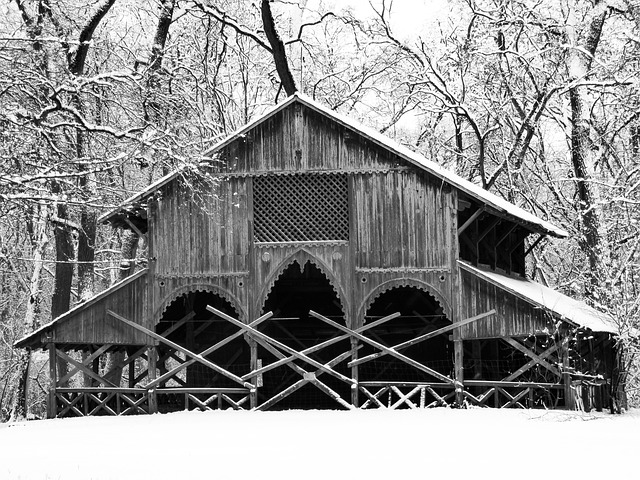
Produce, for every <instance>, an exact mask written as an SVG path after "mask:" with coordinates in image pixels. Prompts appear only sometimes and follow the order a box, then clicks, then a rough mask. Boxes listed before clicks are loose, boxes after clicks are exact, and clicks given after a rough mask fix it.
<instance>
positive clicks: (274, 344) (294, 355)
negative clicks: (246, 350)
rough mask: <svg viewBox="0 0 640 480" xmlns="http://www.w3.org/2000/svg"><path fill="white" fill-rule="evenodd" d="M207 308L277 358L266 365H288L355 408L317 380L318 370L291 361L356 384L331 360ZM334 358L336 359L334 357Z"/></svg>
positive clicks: (322, 389)
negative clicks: (303, 364)
mask: <svg viewBox="0 0 640 480" xmlns="http://www.w3.org/2000/svg"><path fill="white" fill-rule="evenodd" d="M207 310H209V311H210V312H213V313H215V314H216V315H218V316H219V317H221V318H224V319H225V320H227V321H229V322H230V323H232V324H234V325H236V326H237V327H239V328H240V329H241V331H245V332H247V333H248V334H249V335H250V336H251V337H252V338H253V339H254V340H255V341H256V342H257V343H258V344H260V345H261V346H262V347H263V348H265V349H266V350H267V351H268V352H270V353H271V354H272V355H274V356H275V357H276V358H278V359H279V360H277V361H276V362H274V363H272V364H270V365H268V366H267V367H270V368H275V367H276V366H279V365H287V366H288V367H290V368H292V369H293V370H295V371H296V372H297V373H298V374H300V375H301V376H302V377H303V379H305V380H307V381H308V382H310V383H312V384H313V385H315V386H316V387H317V388H319V389H320V390H321V391H323V392H324V393H326V394H327V395H328V396H330V397H331V398H333V399H334V400H335V401H336V402H338V403H339V404H340V405H342V406H343V407H345V408H348V409H353V408H355V407H354V406H353V405H351V404H350V403H347V402H345V401H344V400H343V399H342V398H341V397H340V395H339V394H338V393H336V392H335V391H334V390H332V389H331V388H330V387H329V386H327V385H326V384H325V383H323V382H321V381H320V380H318V379H317V373H318V372H315V373H310V372H308V371H307V370H305V369H303V368H302V367H300V366H298V365H296V364H295V363H293V360H295V359H299V360H302V361H304V362H306V363H308V364H310V365H312V366H314V367H316V368H317V369H318V371H321V372H324V373H328V374H329V375H332V376H334V377H336V378H338V379H339V380H342V381H343V382H345V383H348V384H349V385H351V386H353V385H357V382H356V381H355V380H353V379H352V378H349V377H346V376H345V375H343V374H341V373H339V372H337V371H335V370H334V369H333V368H332V367H333V366H334V365H332V364H331V362H329V363H328V364H322V363H320V362H318V361H316V360H314V359H312V358H310V357H309V356H308V354H309V352H306V353H303V352H298V351H297V350H295V349H293V348H291V347H289V346H288V345H285V344H283V343H281V342H279V341H278V340H275V339H273V338H271V337H269V336H268V335H266V334H264V333H262V332H260V331H258V330H256V329H255V328H254V327H252V326H250V325H245V324H244V323H242V322H240V321H239V320H236V319H235V318H233V317H231V316H229V315H227V314H226V313H224V312H221V311H220V310H217V309H215V308H213V307H211V306H207ZM343 339H344V338H343ZM343 339H340V340H343ZM340 340H339V339H338V337H336V338H333V339H330V340H327V341H326V342H323V344H324V345H323V346H322V347H321V348H324V347H326V346H327V345H330V344H333V343H336V342H338V341H340ZM327 342H331V343H327ZM316 347H317V346H316ZM311 348H314V347H311ZM282 351H284V352H286V353H288V354H289V355H290V357H286V356H285V355H284V354H283V353H282ZM314 351H317V349H316V350H314ZM350 353H351V352H349V354H350ZM334 360H336V359H334ZM338 363H339V362H338ZM276 364H277V365H276ZM264 368H265V367H263V369H258V370H254V371H253V372H250V373H249V374H247V375H245V376H244V377H243V378H251V377H253V376H255V375H256V374H258V373H259V372H263V371H265V370H264ZM270 368H269V369H270ZM300 386H302V385H300ZM298 388H299V387H298ZM290 393H293V392H289V393H288V394H290ZM282 398H284V397H282ZM282 398H279V399H278V400H277V401H279V400H281V399H282ZM274 403H275V402H274Z"/></svg>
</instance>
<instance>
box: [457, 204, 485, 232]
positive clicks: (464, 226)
mask: <svg viewBox="0 0 640 480" xmlns="http://www.w3.org/2000/svg"><path fill="white" fill-rule="evenodd" d="M483 213H484V207H479V208H478V209H477V210H476V211H475V212H473V214H472V215H471V216H470V217H469V219H468V220H467V221H466V222H464V223H463V224H462V226H461V227H460V228H458V236H460V235H461V234H462V232H464V231H465V230H466V229H467V228H469V226H471V224H472V223H473V222H475V220H476V218H478V217H479V216H480V215H482V214H483Z"/></svg>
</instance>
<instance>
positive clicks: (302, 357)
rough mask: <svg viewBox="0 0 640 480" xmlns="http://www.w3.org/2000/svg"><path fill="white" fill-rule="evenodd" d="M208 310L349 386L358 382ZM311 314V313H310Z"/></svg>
mask: <svg viewBox="0 0 640 480" xmlns="http://www.w3.org/2000/svg"><path fill="white" fill-rule="evenodd" d="M207 310H209V311H210V312H213V313H215V314H216V315H218V316H219V317H222V318H224V319H225V320H227V321H229V322H231V323H232V324H234V325H235V326H236V327H239V328H241V329H242V330H244V331H246V332H247V333H249V334H250V335H251V336H253V337H254V338H256V339H259V340H262V341H264V342H267V343H269V344H271V345H273V346H275V347H277V348H278V349H280V350H282V351H284V352H286V353H288V354H289V355H292V356H294V357H296V358H298V359H299V360H302V361H304V362H306V363H308V364H310V365H313V366H314V367H316V368H318V369H320V370H322V371H324V372H326V373H328V374H330V375H333V376H334V377H336V378H338V379H339V380H342V381H343V382H346V383H349V384H357V382H355V381H354V380H353V379H351V378H349V377H346V376H344V375H342V374H341V373H339V372H336V371H335V370H333V369H332V368H329V367H327V366H325V365H323V364H322V363H320V362H318V361H316V360H314V359H313V358H310V357H308V356H307V355H305V354H303V353H300V352H298V351H296V350H295V349H293V348H291V347H289V346H288V345H285V344H284V343H282V342H279V341H278V340H275V339H273V338H271V337H269V336H268V335H265V334H263V333H262V332H260V331H258V330H256V329H255V328H253V327H250V326H249V325H245V324H244V323H242V322H240V321H238V320H236V319H235V318H233V317H230V316H229V315H227V314H226V313H224V312H221V311H220V310H217V309H215V308H213V307H211V306H209V305H207ZM310 313H311V312H310Z"/></svg>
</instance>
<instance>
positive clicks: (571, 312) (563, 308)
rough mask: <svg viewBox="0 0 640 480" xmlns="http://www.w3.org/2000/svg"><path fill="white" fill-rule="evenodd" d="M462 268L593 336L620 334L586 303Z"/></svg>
mask: <svg viewBox="0 0 640 480" xmlns="http://www.w3.org/2000/svg"><path fill="white" fill-rule="evenodd" d="M458 265H460V267H461V268H463V269H464V270H466V271H467V272H470V273H471V274H473V275H475V276H477V277H480V278H482V279H483V280H486V281H487V282H489V283H491V284H493V285H495V286H497V287H498V288H501V289H503V290H505V291H506V292H508V293H511V294H513V295H516V296H517V297H519V298H521V299H523V300H525V301H526V302H529V303H531V304H532V305H534V306H536V307H539V308H543V309H545V310H547V311H549V312H550V313H552V314H554V315H555V316H556V317H557V318H559V319H560V320H563V321H566V322H568V323H570V324H572V325H575V326H578V327H585V328H588V329H590V330H591V331H593V332H607V333H613V334H617V333H618V328H617V326H616V324H615V322H614V321H613V318H611V317H610V316H609V315H606V314H604V313H602V312H599V311H598V310H596V309H594V308H592V307H590V306H589V305H587V304H586V303H584V302H581V301H579V300H575V299H573V298H571V297H568V296H566V295H563V294H562V293H560V292H557V291H555V290H553V289H551V288H549V287H545V286H544V285H541V284H539V283H537V282H533V281H531V280H527V279H525V278H522V277H516V276H512V275H504V274H501V273H498V272H495V271H493V270H485V269H483V268H478V267H474V266H473V265H470V264H468V263H466V262H463V261H460V260H458Z"/></svg>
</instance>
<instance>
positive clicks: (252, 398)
mask: <svg viewBox="0 0 640 480" xmlns="http://www.w3.org/2000/svg"><path fill="white" fill-rule="evenodd" d="M245 339H246V341H247V342H248V343H249V349H250V350H251V360H250V365H249V367H250V368H251V370H252V371H253V370H257V369H258V368H259V367H260V366H262V365H260V366H259V365H258V344H257V342H256V341H255V340H253V339H252V338H251V337H249V335H245ZM259 378H260V377H259V376H258V375H256V376H255V377H252V378H251V383H253V384H254V385H255V386H256V388H253V389H251V391H250V392H249V407H250V408H251V410H253V409H254V408H256V407H257V406H258V387H260V386H261V385H260V381H259Z"/></svg>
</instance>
